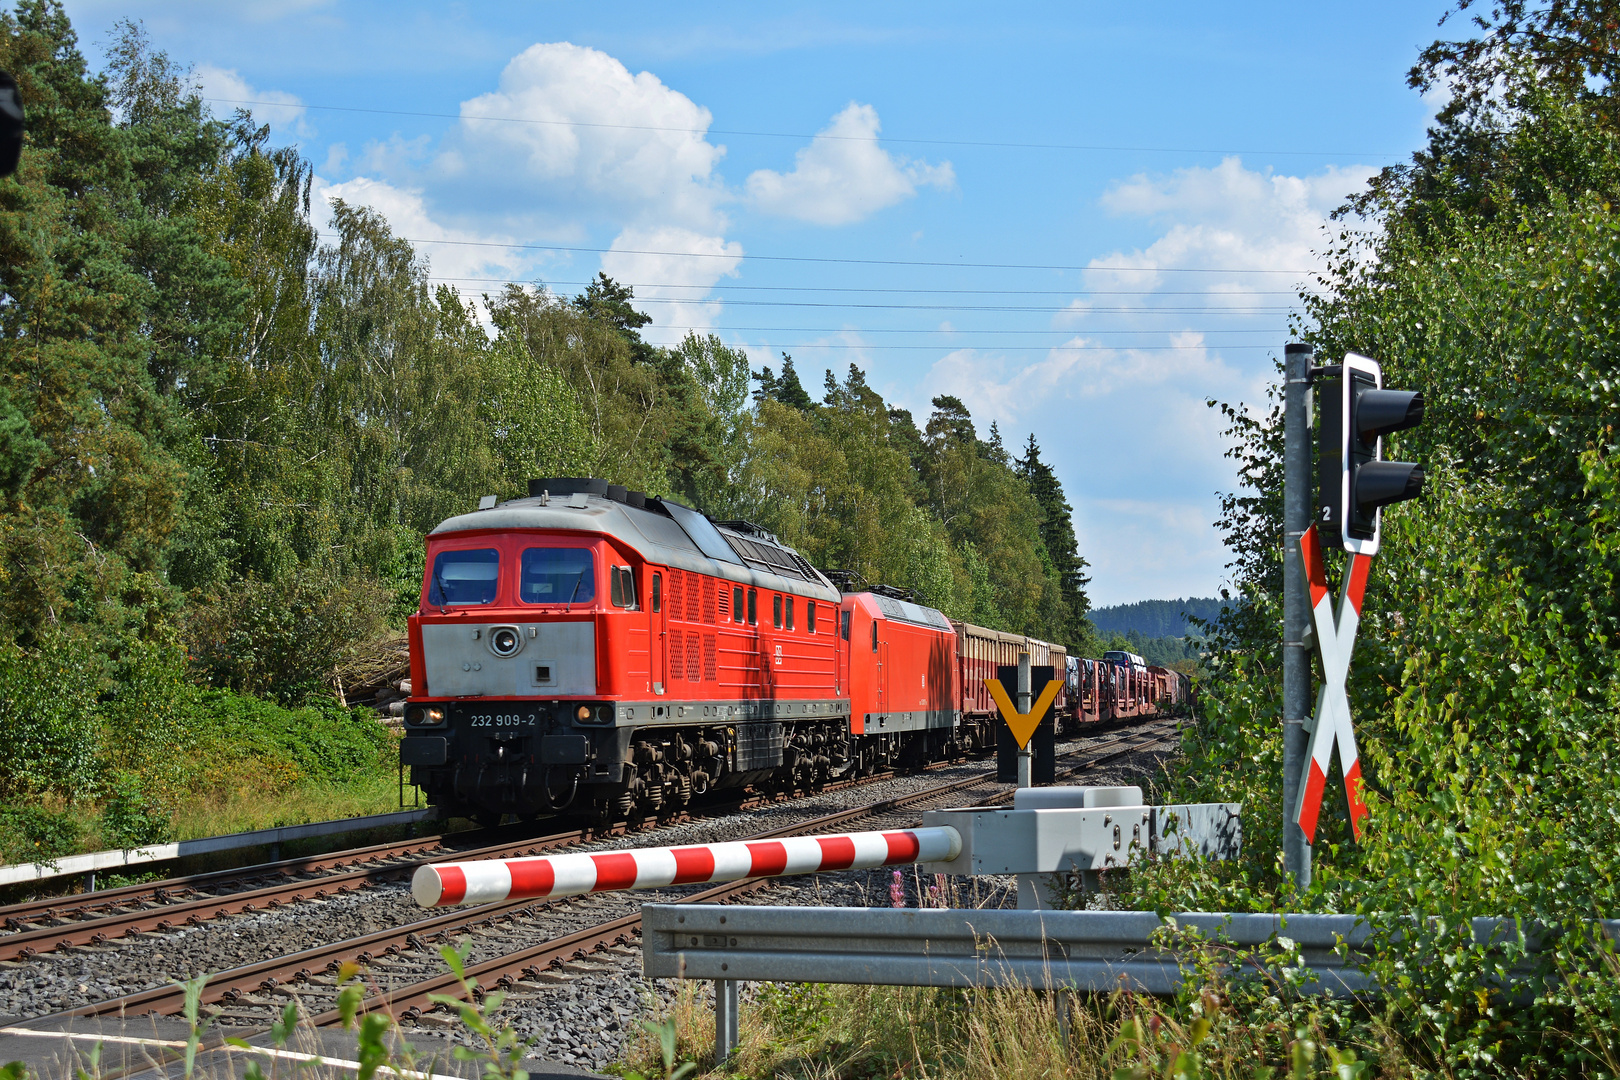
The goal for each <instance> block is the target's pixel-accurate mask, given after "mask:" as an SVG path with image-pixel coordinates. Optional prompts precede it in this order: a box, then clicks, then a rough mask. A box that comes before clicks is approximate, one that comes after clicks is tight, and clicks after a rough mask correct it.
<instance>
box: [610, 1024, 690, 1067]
mask: <svg viewBox="0 0 1620 1080" xmlns="http://www.w3.org/2000/svg"><path fill="white" fill-rule="evenodd" d="M641 1026H642V1027H644V1028H646V1029H647V1031H649V1032H651V1033H652V1035H653V1037H654V1038H656V1039H657V1040H658V1056H659V1059H660V1061H661V1062H662V1063H663V1072H662V1073H661V1074H659V1075H658V1076H649V1075H648V1074H646V1073H641V1072H637V1071H635V1070H634V1069H630V1070H626V1071H625V1073H624V1074H623V1075H624V1080H685V1078H686V1077H687V1076H689V1075H691V1074H692V1073H693V1072H695V1071H696V1070H697V1063H696V1062H694V1061H683V1062H680V1063H679V1064H676V1059H675V1044H676V1036H677V1025H676V1022H675V1018H674V1017H673V1016H666V1017H664V1019H663V1020H662V1021H660V1022H658V1023H656V1024H655V1023H653V1022H652V1021H651V1020H643V1021H642V1023H641Z"/></svg>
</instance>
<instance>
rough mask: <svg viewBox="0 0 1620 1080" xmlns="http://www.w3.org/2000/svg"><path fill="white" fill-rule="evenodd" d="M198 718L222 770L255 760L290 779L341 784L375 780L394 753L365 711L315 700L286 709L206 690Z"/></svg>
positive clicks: (389, 740) (390, 741)
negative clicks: (285, 770)
mask: <svg viewBox="0 0 1620 1080" xmlns="http://www.w3.org/2000/svg"><path fill="white" fill-rule="evenodd" d="M199 714H200V717H201V718H202V721H203V725H204V726H205V727H206V729H207V752H208V754H209V756H210V757H211V758H212V759H213V760H214V761H215V762H216V763H217V765H216V767H218V768H220V769H221V771H228V770H229V769H230V768H231V766H232V764H233V763H240V762H243V761H247V760H258V761H261V762H265V763H275V762H281V763H285V764H286V765H287V766H290V773H291V775H290V779H294V780H296V779H311V780H321V781H325V782H328V783H335V784H342V783H349V782H352V781H355V780H361V779H364V778H365V777H368V776H375V775H376V774H377V773H378V772H379V771H381V770H383V769H385V768H386V767H387V763H388V760H389V757H390V755H391V752H392V750H393V745H394V742H393V736H392V734H391V733H390V732H389V730H388V728H387V727H385V726H384V725H383V724H381V723H380V722H378V721H377V719H376V718H375V717H374V716H372V715H371V714H370V713H369V712H367V711H366V710H364V709H345V708H343V707H341V706H339V705H338V704H337V703H336V702H332V701H319V702H316V703H315V704H311V705H306V706H303V707H302V708H298V709H287V708H283V707H282V706H280V705H277V704H275V703H274V702H270V701H265V700H263V699H261V698H254V697H248V696H247V695H244V694H236V693H231V692H230V691H225V690H209V691H205V692H204V693H203V695H202V699H201V701H200V703H199Z"/></svg>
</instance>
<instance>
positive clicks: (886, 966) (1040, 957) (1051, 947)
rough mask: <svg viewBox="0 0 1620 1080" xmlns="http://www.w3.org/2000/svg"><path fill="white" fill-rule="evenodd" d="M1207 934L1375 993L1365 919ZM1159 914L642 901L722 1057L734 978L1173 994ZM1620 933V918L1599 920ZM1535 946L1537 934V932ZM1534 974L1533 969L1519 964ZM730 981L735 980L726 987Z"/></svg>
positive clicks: (1246, 922) (651, 950)
mask: <svg viewBox="0 0 1620 1080" xmlns="http://www.w3.org/2000/svg"><path fill="white" fill-rule="evenodd" d="M1169 918H1170V919H1173V920H1174V922H1175V924H1176V926H1177V927H1179V928H1182V929H1187V930H1196V931H1197V932H1198V934H1199V936H1200V937H1201V938H1202V939H1203V940H1205V941H1208V942H1210V943H1218V944H1220V945H1221V946H1223V947H1230V948H1234V949H1252V948H1254V947H1256V946H1263V945H1266V944H1267V943H1268V942H1272V941H1273V940H1274V939H1276V938H1279V937H1286V938H1288V939H1289V940H1290V941H1291V942H1293V944H1294V946H1295V947H1296V948H1297V950H1298V951H1297V955H1296V957H1295V958H1293V959H1292V960H1291V962H1300V963H1303V964H1304V966H1305V967H1306V968H1308V969H1309V970H1310V971H1311V972H1312V973H1313V974H1314V975H1315V978H1316V982H1314V983H1306V984H1304V985H1303V986H1301V987H1300V989H1301V990H1302V991H1303V992H1305V993H1312V994H1356V993H1362V992H1365V991H1369V990H1373V989H1376V987H1375V986H1374V985H1373V983H1372V981H1371V979H1370V977H1369V976H1368V975H1366V974H1365V973H1364V972H1363V971H1361V970H1360V965H1361V963H1362V962H1363V961H1364V960H1365V959H1366V958H1367V954H1366V953H1365V951H1364V950H1365V946H1366V945H1367V942H1368V939H1369V937H1370V936H1371V928H1370V927H1369V926H1368V924H1367V922H1366V921H1365V920H1364V919H1363V918H1361V917H1360V916H1356V915H1299V914H1295V915H1283V914H1276V915H1256V914H1246V913H1224V912H1211V913H1191V914H1178V915H1173V916H1170V917H1169ZM1166 922H1167V920H1166V919H1162V918H1160V917H1159V916H1158V915H1157V914H1156V913H1154V912H1151V911H1007V910H996V911H985V910H962V909H946V910H938V909H929V910H914V909H903V910H894V909H885V908H827V907H709V906H674V905H669V904H647V905H645V906H644V907H643V908H642V927H643V934H642V964H643V969H644V973H645V974H646V975H647V976H648V977H650V978H675V979H713V980H715V983H716V986H715V1001H716V1016H715V1026H716V1045H715V1052H716V1061H723V1060H724V1059H725V1058H726V1056H727V1055H728V1054H729V1052H730V1050H731V1048H732V1047H733V1046H735V1044H736V1031H737V1018H736V1016H735V1010H736V1007H737V991H736V987H735V984H736V983H737V982H812V983H816V982H819V983H857V984H866V985H878V986H937V987H1011V986H1026V987H1035V988H1040V989H1057V988H1065V987H1066V988H1070V989H1073V990H1076V991H1080V992H1082V993H1088V992H1089V993H1109V992H1111V991H1114V990H1122V989H1123V990H1131V991H1134V992H1136V993H1142V994H1151V995H1155V996H1168V995H1171V994H1174V993H1176V991H1177V990H1179V989H1180V988H1181V986H1182V983H1183V981H1184V979H1185V978H1186V977H1187V976H1186V973H1185V971H1184V969H1183V966H1182V963H1181V962H1180V959H1179V958H1178V957H1177V955H1176V954H1175V952H1174V950H1173V949H1167V948H1161V947H1159V946H1158V945H1157V944H1156V943H1155V942H1154V940H1153V939H1154V934H1155V933H1156V932H1157V931H1159V930H1160V929H1161V928H1162V927H1164V926H1165V925H1166ZM1473 923H1474V926H1473V930H1474V938H1475V940H1476V941H1477V942H1479V943H1480V944H1485V945H1489V944H1491V943H1493V942H1507V941H1513V940H1517V936H1518V933H1519V930H1518V928H1517V924H1516V923H1515V922H1514V921H1513V920H1511V919H1490V918H1480V919H1475V920H1473ZM1601 926H1602V929H1603V931H1604V932H1605V933H1607V934H1608V935H1609V936H1610V938H1611V939H1614V938H1620V920H1609V921H1604V922H1602V923H1601ZM1527 943H1528V945H1529V948H1530V950H1531V951H1532V952H1534V951H1535V950H1537V949H1538V948H1539V947H1540V944H1541V943H1540V941H1539V940H1537V938H1536V937H1535V936H1534V935H1533V934H1532V935H1530V936H1529V937H1528V940H1527ZM1520 970H1522V971H1524V972H1526V973H1527V972H1528V970H1529V966H1528V965H1525V966H1524V967H1523V968H1522V969H1515V971H1516V972H1517V971H1520ZM728 984H729V985H728Z"/></svg>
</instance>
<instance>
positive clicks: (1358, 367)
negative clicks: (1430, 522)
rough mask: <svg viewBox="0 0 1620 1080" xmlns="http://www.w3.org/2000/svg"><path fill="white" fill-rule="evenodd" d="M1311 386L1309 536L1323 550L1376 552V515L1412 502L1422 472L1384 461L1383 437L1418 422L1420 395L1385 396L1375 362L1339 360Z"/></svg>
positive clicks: (1420, 485) (1394, 393) (1419, 488)
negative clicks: (1315, 507) (1313, 427)
mask: <svg viewBox="0 0 1620 1080" xmlns="http://www.w3.org/2000/svg"><path fill="white" fill-rule="evenodd" d="M1334 372H1335V369H1333V368H1328V369H1326V371H1325V373H1326V374H1328V375H1329V377H1328V378H1325V379H1322V380H1320V382H1319V389H1318V391H1317V402H1318V412H1319V413H1320V415H1321V432H1320V456H1319V464H1318V468H1319V470H1320V472H1319V475H1320V478H1321V485H1320V486H1321V507H1320V509H1319V511H1318V517H1317V528H1318V530H1319V531H1320V532H1321V533H1322V538H1323V540H1324V541H1325V542H1327V543H1338V544H1343V545H1344V547H1345V549H1346V550H1347V551H1355V552H1360V553H1361V554H1363V555H1372V554H1375V553H1376V552H1377V551H1378V533H1379V520H1378V518H1379V515H1378V508H1379V507H1381V506H1388V505H1389V504H1390V503H1397V502H1403V501H1405V500H1406V499H1415V498H1417V497H1418V495H1419V494H1420V493H1421V492H1422V491H1423V466H1421V465H1413V464H1409V463H1407V462H1401V461H1384V460H1382V459H1383V437H1384V436H1385V435H1388V434H1389V433H1391V432H1394V431H1402V430H1404V429H1406V428H1412V427H1417V425H1419V424H1421V423H1422V422H1423V395H1422V394H1421V393H1418V392H1416V391H1412V390H1385V389H1384V388H1383V382H1384V376H1383V371H1382V369H1381V368H1380V367H1379V365H1378V362H1377V361H1376V360H1369V359H1367V358H1366V357H1365V356H1357V355H1356V354H1355V353H1347V354H1346V355H1345V358H1344V363H1343V364H1342V365H1340V366H1339V367H1338V368H1337V369H1336V373H1334Z"/></svg>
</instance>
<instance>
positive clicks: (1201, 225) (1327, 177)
mask: <svg viewBox="0 0 1620 1080" xmlns="http://www.w3.org/2000/svg"><path fill="white" fill-rule="evenodd" d="M1375 171H1376V170H1374V169H1372V168H1371V167H1369V166H1361V165H1352V166H1347V167H1339V166H1332V167H1330V168H1328V169H1325V170H1323V171H1322V172H1320V173H1317V174H1316V175H1314V176H1280V175H1275V174H1272V173H1270V172H1269V171H1268V172H1256V171H1254V170H1252V169H1245V168H1244V167H1243V163H1242V161H1240V160H1239V159H1238V158H1235V157H1229V158H1227V159H1225V160H1224V161H1222V162H1221V163H1220V164H1219V165H1217V166H1215V167H1214V168H1202V167H1199V168H1191V169H1179V170H1177V171H1176V172H1174V173H1172V174H1171V175H1169V176H1147V175H1137V176H1133V177H1131V178H1130V179H1129V180H1125V181H1123V182H1121V183H1118V184H1115V185H1114V186H1113V187H1112V188H1110V189H1109V190H1108V191H1107V192H1106V193H1104V195H1103V197H1102V203H1103V206H1104V207H1106V208H1107V209H1109V210H1111V211H1113V212H1114V213H1116V214H1119V215H1122V216H1131V217H1144V218H1148V219H1150V220H1153V221H1158V222H1162V223H1163V224H1165V225H1167V226H1168V229H1167V230H1166V232H1165V233H1164V234H1163V235H1162V236H1160V237H1159V239H1157V240H1155V241H1154V242H1153V243H1152V244H1150V245H1149V246H1148V247H1146V248H1142V249H1138V250H1136V251H1131V252H1115V253H1113V254H1111V255H1105V256H1102V257H1100V258H1098V259H1094V260H1092V263H1091V265H1092V266H1093V267H1094V268H1097V269H1093V270H1092V271H1090V272H1089V274H1088V281H1090V283H1091V284H1092V285H1094V286H1098V287H1101V286H1103V285H1105V284H1106V285H1107V286H1108V287H1119V288H1133V289H1154V288H1158V287H1160V286H1162V285H1164V284H1165V281H1166V280H1167V278H1169V277H1174V278H1175V279H1176V280H1177V282H1178V288H1180V287H1186V286H1190V287H1195V288H1196V287H1203V288H1204V289H1205V290H1207V292H1208V293H1209V294H1210V295H1211V297H1212V298H1214V299H1216V300H1217V301H1218V302H1223V303H1227V304H1229V305H1231V306H1238V307H1242V306H1252V305H1254V304H1255V303H1257V302H1258V300H1259V296H1258V294H1259V293H1262V292H1265V291H1272V290H1277V289H1286V288H1290V287H1292V286H1294V285H1296V284H1299V283H1302V282H1304V281H1306V280H1307V278H1308V276H1309V274H1310V273H1311V272H1314V271H1316V270H1319V269H1321V268H1322V267H1323V262H1322V260H1321V258H1320V256H1318V255H1317V254H1316V253H1315V251H1314V250H1313V249H1316V248H1319V247H1320V246H1321V245H1322V225H1323V223H1324V222H1326V221H1327V217H1328V214H1330V213H1331V212H1332V211H1333V210H1335V209H1337V208H1338V207H1339V206H1341V205H1342V204H1343V203H1344V201H1345V199H1346V198H1347V197H1348V196H1350V195H1351V194H1353V193H1354V192H1355V191H1357V190H1359V189H1360V188H1361V187H1362V186H1364V185H1365V183H1366V181H1367V179H1368V178H1369V177H1370V176H1372V175H1373V173H1374V172H1375ZM1172 266H1173V267H1191V268H1196V269H1205V270H1233V271H1236V270H1246V271H1285V272H1284V273H1235V272H1234V273H1226V274H1198V275H1181V274H1174V275H1167V274H1165V273H1163V272H1162V269H1161V268H1164V267H1172ZM1113 267H1124V268H1126V269H1122V270H1114V269H1102V268H1113Z"/></svg>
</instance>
